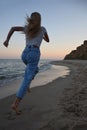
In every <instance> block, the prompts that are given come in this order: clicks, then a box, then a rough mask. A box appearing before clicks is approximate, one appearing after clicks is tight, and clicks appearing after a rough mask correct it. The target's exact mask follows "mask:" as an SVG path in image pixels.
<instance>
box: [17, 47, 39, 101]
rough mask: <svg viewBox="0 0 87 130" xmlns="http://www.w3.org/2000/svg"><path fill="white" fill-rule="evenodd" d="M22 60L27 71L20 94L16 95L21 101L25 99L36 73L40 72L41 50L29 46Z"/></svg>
mask: <svg viewBox="0 0 87 130" xmlns="http://www.w3.org/2000/svg"><path fill="white" fill-rule="evenodd" d="M22 60H23V62H24V64H25V65H26V69H25V74H24V80H23V82H22V84H21V86H20V89H19V91H18V93H17V94H16V96H17V97H18V98H21V99H22V98H23V97H24V95H25V93H26V91H27V89H28V87H29V86H30V83H31V81H32V79H33V78H34V76H35V75H36V72H38V62H39V60H40V50H39V48H35V47H33V46H30V47H28V46H27V47H26V48H25V49H24V51H23V53H22Z"/></svg>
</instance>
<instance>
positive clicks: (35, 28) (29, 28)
mask: <svg viewBox="0 0 87 130" xmlns="http://www.w3.org/2000/svg"><path fill="white" fill-rule="evenodd" d="M25 28H26V29H25V30H26V31H25V33H26V36H27V37H29V38H34V37H35V36H37V35H38V33H39V32H40V28H41V15H40V13H38V12H34V13H32V14H31V16H30V17H29V16H27V18H26V25H25Z"/></svg>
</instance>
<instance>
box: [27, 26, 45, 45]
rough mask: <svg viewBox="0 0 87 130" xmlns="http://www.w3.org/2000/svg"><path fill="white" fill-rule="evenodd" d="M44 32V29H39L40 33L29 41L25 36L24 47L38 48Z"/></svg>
mask: <svg viewBox="0 0 87 130" xmlns="http://www.w3.org/2000/svg"><path fill="white" fill-rule="evenodd" d="M46 32H47V31H46V29H45V27H41V32H40V33H39V34H38V35H37V36H36V37H35V38H32V39H31V38H29V37H27V36H26V46H27V45H36V46H38V47H40V45H41V42H42V39H43V36H44V34H45V33H46ZM25 35H26V34H25Z"/></svg>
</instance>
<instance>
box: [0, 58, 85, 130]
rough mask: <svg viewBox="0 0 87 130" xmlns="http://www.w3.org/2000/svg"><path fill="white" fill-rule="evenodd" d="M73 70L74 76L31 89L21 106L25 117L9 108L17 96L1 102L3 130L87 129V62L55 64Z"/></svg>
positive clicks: (66, 61) (68, 61) (67, 61)
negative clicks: (17, 114)
mask: <svg viewBox="0 0 87 130" xmlns="http://www.w3.org/2000/svg"><path fill="white" fill-rule="evenodd" d="M52 64H54V65H63V66H67V67H69V68H70V70H71V71H70V75H67V76H66V77H65V78H57V79H55V80H53V81H52V82H50V83H48V84H46V85H43V86H39V87H35V88H31V93H30V94H26V96H25V97H24V99H23V101H22V102H21V104H20V108H21V109H22V115H20V116H16V115H15V114H14V113H13V112H12V111H11V110H10V109H9V106H10V105H11V103H12V102H13V100H14V98H15V95H12V96H9V97H7V98H4V99H1V100H0V104H2V107H0V114H1V116H0V122H1V123H0V130H3V129H4V130H5V129H6V130H15V129H19V130H25V129H26V130H51V129H52V130H53V129H54V130H83V129H87V112H86V110H87V105H86V104H87V88H86V87H87V79H86V77H87V61H76V60H75V61H71V60H65V61H54V62H52Z"/></svg>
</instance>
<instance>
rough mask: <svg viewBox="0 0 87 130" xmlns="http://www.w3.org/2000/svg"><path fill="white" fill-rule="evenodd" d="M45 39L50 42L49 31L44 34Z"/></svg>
mask: <svg viewBox="0 0 87 130" xmlns="http://www.w3.org/2000/svg"><path fill="white" fill-rule="evenodd" d="M43 39H44V40H45V41H46V42H49V36H48V34H47V33H45V34H44V37H43Z"/></svg>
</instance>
